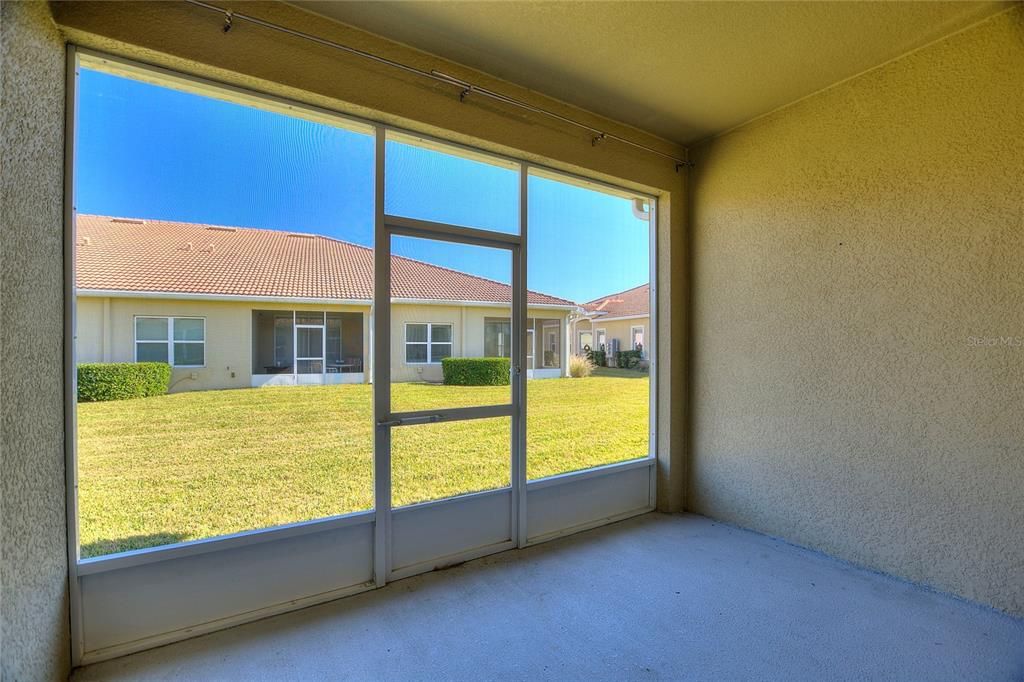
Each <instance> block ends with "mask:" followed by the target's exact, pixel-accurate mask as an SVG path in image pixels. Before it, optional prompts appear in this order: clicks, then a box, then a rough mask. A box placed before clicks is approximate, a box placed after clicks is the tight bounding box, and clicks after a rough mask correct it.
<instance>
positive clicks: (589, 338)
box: [578, 331, 594, 353]
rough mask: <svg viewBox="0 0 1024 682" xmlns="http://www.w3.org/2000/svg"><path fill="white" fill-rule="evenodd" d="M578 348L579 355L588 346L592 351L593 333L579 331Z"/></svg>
mask: <svg viewBox="0 0 1024 682" xmlns="http://www.w3.org/2000/svg"><path fill="white" fill-rule="evenodd" d="M578 346H579V352H580V353H582V352H583V351H584V350H586V348H587V346H590V348H591V349H593V348H594V334H593V332H589V331H580V332H579V344H578Z"/></svg>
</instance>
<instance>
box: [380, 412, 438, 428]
mask: <svg viewBox="0 0 1024 682" xmlns="http://www.w3.org/2000/svg"><path fill="white" fill-rule="evenodd" d="M441 419H442V415H440V414H424V415H418V416H415V417H395V418H392V419H387V418H382V419H379V420H378V421H377V426H409V425H410V424H431V423H433V422H439V421H441Z"/></svg>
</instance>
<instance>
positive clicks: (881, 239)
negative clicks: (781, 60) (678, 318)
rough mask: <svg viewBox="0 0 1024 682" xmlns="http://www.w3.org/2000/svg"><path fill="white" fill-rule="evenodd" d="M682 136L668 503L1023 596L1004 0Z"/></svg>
mask: <svg viewBox="0 0 1024 682" xmlns="http://www.w3.org/2000/svg"><path fill="white" fill-rule="evenodd" d="M695 151H696V154H695V159H696V161H697V170H696V172H695V173H694V174H693V175H692V176H691V182H692V197H691V202H692V206H693V216H692V230H693V235H692V266H693V282H692V291H693V309H692V315H693V338H692V344H691V347H692V355H691V358H690V360H691V363H692V368H693V383H692V395H691V404H692V409H693V419H692V434H693V435H692V439H693V440H692V443H691V447H692V453H693V455H692V460H691V472H692V475H691V476H690V485H689V497H688V499H689V507H690V508H691V509H693V510H695V511H698V512H701V513H704V514H709V515H711V516H714V517H716V518H720V519H724V520H726V521H729V522H733V523H737V524H741V525H743V526H748V527H752V528H755V529H757V530H761V531H764V532H767V533H770V534H773V535H777V536H781V537H783V538H786V539H787V540H790V541H793V542H796V543H799V544H802V545H807V546H810V547H815V548H818V549H821V550H824V551H826V552H828V553H830V554H833V555H836V556H839V557H842V558H845V559H848V560H850V561H853V562H856V563H858V564H863V565H867V566H870V567H872V568H876V569H880V570H882V571H885V572H888V573H893V574H896V575H899V576H904V577H906V578H909V579H911V580H914V581H920V582H923V583H927V584H929V585H933V586H935V587H938V588H939V589H942V590H946V591H950V592H954V593H956V594H959V595H963V596H964V597H967V598H969V599H972V600H977V601H980V602H984V603H986V604H991V605H993V606H996V607H998V608H1000V609H1005V610H1006V611H1009V612H1011V613H1014V614H1017V615H1022V614H1024V522H1022V519H1024V418H1022V414H1024V347H1022V343H1024V274H1022V273H1024V267H1022V264H1024V9H1022V8H1021V7H1020V6H1017V7H1016V8H1015V9H1014V10H1012V11H1011V12H1010V13H1004V14H1001V15H998V16H996V17H994V18H992V19H990V20H988V21H986V22H984V23H983V24H980V25H978V26H976V27H974V28H971V29H969V30H967V31H965V32H962V33H960V34H957V35H954V36H951V37H949V38H947V39H946V40H943V41H942V42H939V43H936V44H933V45H931V46H929V47H926V48H924V49H922V50H920V51H918V52H915V53H912V54H910V55H908V56H906V57H904V58H902V59H899V60H897V61H895V62H891V63H889V64H886V65H884V66H882V67H880V68H878V69H875V70H873V71H871V72H868V73H866V74H864V75H862V76H860V77H858V78H856V79H853V80H850V81H847V82H845V83H843V84H840V85H838V86H836V87H834V88H832V89H829V90H827V91H824V92H822V93H819V94H818V95H816V96H813V97H810V98H808V99H805V100H803V101H801V102H798V103H796V104H794V105H792V106H790V107H788V108H786V109H784V110H781V111H779V112H776V113H774V114H772V115H770V116H767V117H765V118H762V119H760V120H758V121H755V122H753V123H751V124H748V125H747V126H745V127H742V128H740V129H738V130H736V131H734V132H732V133H730V134H727V135H724V136H722V137H719V138H717V139H714V140H712V141H710V142H708V143H707V144H704V145H702V146H701V147H700V148H699V149H698V150H695ZM1000 338H1004V339H1010V341H1009V342H1008V344H1004V343H1003V342H1001V341H999V340H998V339H1000ZM978 339H996V341H994V342H992V341H979V340H978ZM989 343H994V345H986V344H989Z"/></svg>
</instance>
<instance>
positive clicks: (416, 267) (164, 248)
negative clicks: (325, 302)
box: [75, 214, 575, 305]
mask: <svg viewBox="0 0 1024 682" xmlns="http://www.w3.org/2000/svg"><path fill="white" fill-rule="evenodd" d="M76 239H77V246H76V262H75V275H76V285H77V287H78V288H79V289H94V290H111V291H147V292H148V291H152V292H161V293H184V294H216V295H221V296H238V297H240V298H241V297H251V296H275V297H287V298H311V299H347V300H353V299H355V300H369V299H371V298H373V249H369V248H367V247H365V246H360V245H358V244H352V243H349V242H343V241H339V240H337V239H332V238H330V237H323V236H320V235H314V234H305V233H296V232H283V231H278V230H264V229H255V228H248V227H237V228H236V227H223V226H218V225H205V224H201V223H181V222H172V221H164V220H138V219H133V218H112V217H108V216H95V215H81V214H80V215H79V216H78V221H77V223H76ZM391 262H392V282H391V293H392V296H394V297H396V298H412V299H424V300H441V301H480V302H488V303H489V302H497V303H501V302H508V301H509V300H510V297H511V287H509V286H508V285H507V284H502V283H500V282H495V281H492V280H489V279H484V278H482V277H476V276H474V275H469V274H466V273H464V272H458V271H456V270H450V269H448V268H443V267H438V266H436V265H430V264H428V263H423V262H420V261H416V260H412V259H409V258H404V257H401V256H392V261H391ZM527 301H528V303H529V304H530V305H575V304H574V303H572V301H568V300H566V299H564V298H558V297H556V296H549V295H547V294H541V293H537V292H533V291H531V292H529V294H528V295H527Z"/></svg>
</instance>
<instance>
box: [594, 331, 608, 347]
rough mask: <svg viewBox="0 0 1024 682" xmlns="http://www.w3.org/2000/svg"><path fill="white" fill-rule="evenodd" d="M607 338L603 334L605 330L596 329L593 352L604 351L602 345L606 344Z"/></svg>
mask: <svg viewBox="0 0 1024 682" xmlns="http://www.w3.org/2000/svg"><path fill="white" fill-rule="evenodd" d="M607 337H608V335H607V334H606V333H605V330H603V329H598V330H597V346H595V347H594V350H604V349H605V348H604V344H605V343H607Z"/></svg>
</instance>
